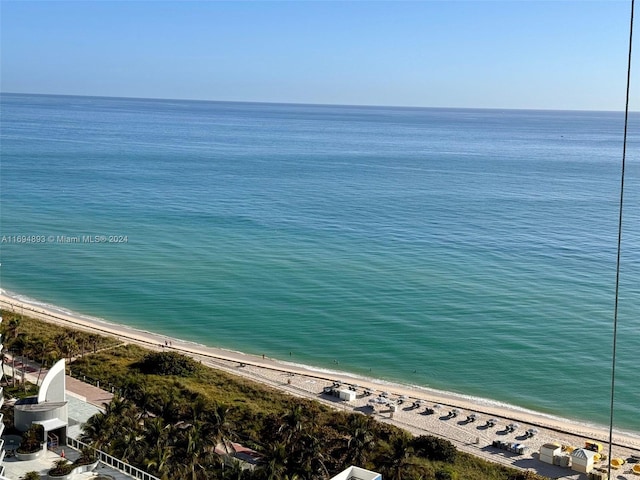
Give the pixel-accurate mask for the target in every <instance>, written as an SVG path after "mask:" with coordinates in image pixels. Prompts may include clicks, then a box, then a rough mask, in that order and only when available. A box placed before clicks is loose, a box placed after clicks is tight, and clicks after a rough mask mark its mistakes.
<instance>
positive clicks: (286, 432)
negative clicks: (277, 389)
mask: <svg viewBox="0 0 640 480" xmlns="http://www.w3.org/2000/svg"><path fill="white" fill-rule="evenodd" d="M305 420H306V417H305V415H304V410H303V408H302V405H300V404H296V405H294V406H293V407H292V408H291V410H289V411H287V413H285V415H284V416H283V417H282V424H281V425H280V428H279V429H278V433H279V434H281V435H282V438H283V440H284V441H285V442H286V443H293V442H294V441H295V440H296V439H297V438H298V437H299V436H300V434H301V433H302V429H303V426H304V422H305Z"/></svg>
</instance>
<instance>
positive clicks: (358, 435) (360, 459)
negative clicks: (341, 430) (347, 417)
mask: <svg viewBox="0 0 640 480" xmlns="http://www.w3.org/2000/svg"><path fill="white" fill-rule="evenodd" d="M372 422H374V420H373V419H372V418H371V417H367V416H365V415H354V416H353V417H352V418H351V422H350V425H349V426H350V428H351V436H350V438H349V441H348V443H347V457H348V459H349V461H350V462H351V463H352V464H354V465H364V464H365V462H366V461H367V458H368V456H369V453H370V452H371V450H372V449H373V447H374V446H375V440H374V439H375V437H374V435H373V432H372Z"/></svg>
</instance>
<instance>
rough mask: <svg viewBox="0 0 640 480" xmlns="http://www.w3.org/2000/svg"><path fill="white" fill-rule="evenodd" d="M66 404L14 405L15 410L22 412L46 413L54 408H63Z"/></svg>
mask: <svg viewBox="0 0 640 480" xmlns="http://www.w3.org/2000/svg"><path fill="white" fill-rule="evenodd" d="M66 404H67V402H46V403H16V405H15V409H16V410H20V411H22V412H48V411H49V410H55V409H56V408H60V407H64V406H65V405H66Z"/></svg>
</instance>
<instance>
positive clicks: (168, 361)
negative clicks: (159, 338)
mask: <svg viewBox="0 0 640 480" xmlns="http://www.w3.org/2000/svg"><path fill="white" fill-rule="evenodd" d="M136 366H137V367H138V368H139V369H140V370H141V371H142V373H146V374H147V375H178V376H181V377H191V376H193V375H194V374H195V373H196V372H197V371H198V367H199V364H198V363H197V362H196V361H195V360H194V359H192V358H190V357H185V356H184V355H180V354H179V353H176V352H152V353H148V354H146V355H145V356H144V358H143V359H142V361H141V362H140V364H139V365H136Z"/></svg>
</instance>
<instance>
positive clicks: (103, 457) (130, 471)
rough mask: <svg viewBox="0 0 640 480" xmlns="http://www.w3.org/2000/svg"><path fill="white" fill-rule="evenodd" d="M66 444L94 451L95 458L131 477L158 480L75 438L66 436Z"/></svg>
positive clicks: (140, 479) (78, 448) (77, 448)
mask: <svg viewBox="0 0 640 480" xmlns="http://www.w3.org/2000/svg"><path fill="white" fill-rule="evenodd" d="M67 446H69V447H71V448H74V449H76V450H82V449H83V448H89V449H91V450H93V451H94V452H95V453H96V458H97V460H99V461H101V462H102V463H104V464H105V465H109V466H110V467H112V468H115V469H116V470H119V471H120V472H122V473H126V474H127V475H131V476H132V477H133V478H137V479H139V480H160V479H159V478H158V477H154V476H153V475H151V474H149V473H147V472H145V471H144V470H140V469H139V468H136V467H134V466H133V465H129V464H128V463H126V462H123V461H122V460H119V459H117V458H116V457H112V456H111V455H109V454H108V453H105V452H103V451H102V450H97V449H95V448H93V447H91V446H89V445H87V444H86V443H84V442H81V441H80V440H77V439H75V438H71V437H67Z"/></svg>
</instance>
